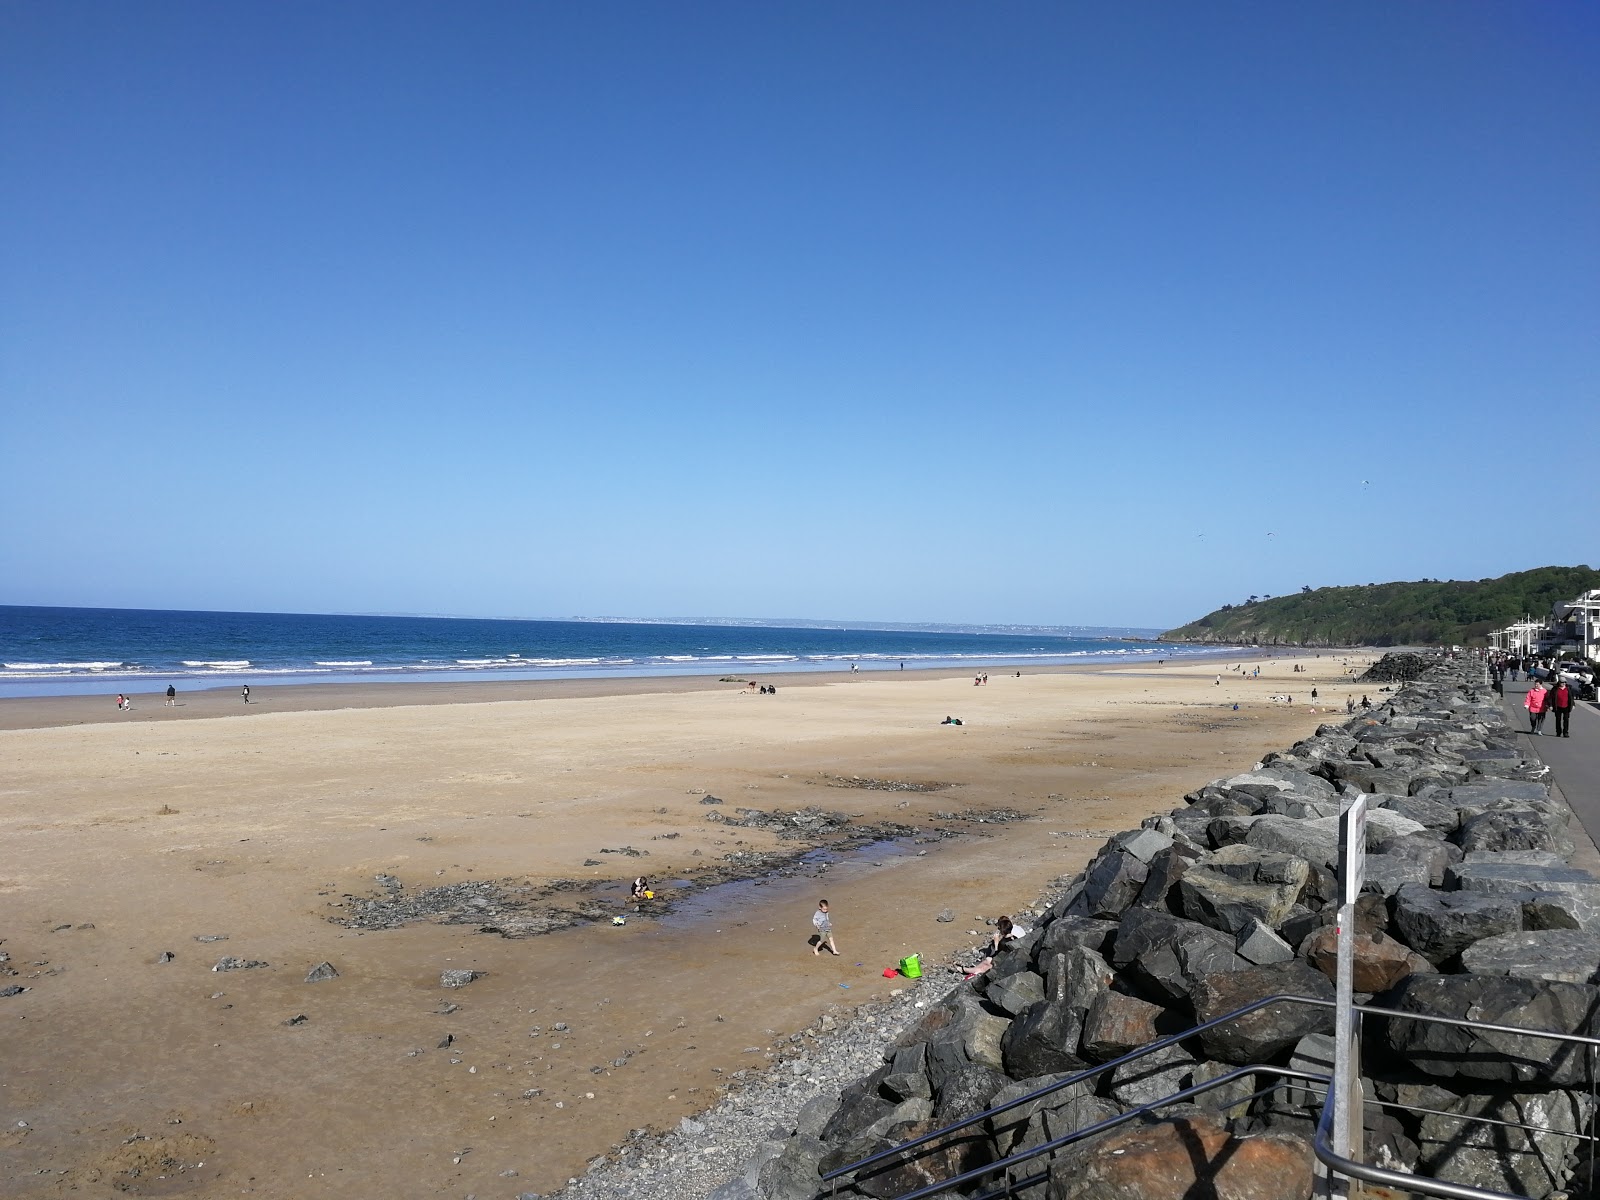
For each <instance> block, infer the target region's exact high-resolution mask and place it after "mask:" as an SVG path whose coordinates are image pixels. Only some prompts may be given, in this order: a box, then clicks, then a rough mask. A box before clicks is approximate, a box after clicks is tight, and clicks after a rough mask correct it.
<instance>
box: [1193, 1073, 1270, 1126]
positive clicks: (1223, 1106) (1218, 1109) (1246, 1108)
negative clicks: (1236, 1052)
mask: <svg viewBox="0 0 1600 1200" xmlns="http://www.w3.org/2000/svg"><path fill="white" fill-rule="evenodd" d="M1237 1069H1238V1068H1237V1067H1235V1066H1234V1065H1233V1064H1232V1063H1223V1062H1211V1061H1209V1060H1208V1061H1205V1062H1198V1063H1195V1065H1194V1071H1193V1072H1192V1079H1191V1084H1190V1086H1193V1085H1194V1084H1197V1083H1206V1082H1208V1081H1210V1080H1212V1079H1220V1078H1221V1077H1222V1076H1224V1075H1226V1074H1228V1073H1229V1072H1231V1071H1235V1070H1237ZM1255 1090H1256V1077H1255V1076H1254V1075H1250V1074H1246V1075H1241V1076H1240V1077H1239V1078H1237V1079H1234V1080H1231V1081H1229V1082H1228V1083H1219V1084H1218V1085H1217V1086H1216V1087H1214V1088H1212V1089H1211V1090H1210V1091H1209V1092H1201V1093H1200V1094H1199V1095H1198V1096H1196V1097H1195V1098H1194V1100H1193V1103H1194V1104H1195V1106H1196V1107H1198V1108H1203V1109H1205V1110H1206V1111H1207V1112H1212V1113H1216V1114H1217V1115H1218V1116H1220V1117H1221V1118H1222V1119H1223V1120H1224V1121H1242V1120H1244V1119H1245V1117H1247V1116H1249V1115H1250V1101H1251V1099H1252V1098H1253V1097H1254V1095H1255Z"/></svg>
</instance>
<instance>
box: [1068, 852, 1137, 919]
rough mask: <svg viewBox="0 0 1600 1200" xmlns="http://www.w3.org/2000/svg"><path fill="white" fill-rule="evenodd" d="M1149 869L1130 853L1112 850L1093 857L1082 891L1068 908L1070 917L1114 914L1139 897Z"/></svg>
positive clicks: (1119, 912)
mask: <svg viewBox="0 0 1600 1200" xmlns="http://www.w3.org/2000/svg"><path fill="white" fill-rule="evenodd" d="M1149 873H1150V868H1149V867H1148V866H1146V865H1145V864H1144V863H1143V862H1141V861H1140V860H1139V859H1138V858H1136V857H1134V856H1133V855H1132V854H1126V853H1124V852H1122V851H1120V850H1111V851H1109V852H1107V853H1104V854H1102V855H1101V856H1100V857H1099V858H1097V859H1095V861H1094V862H1093V864H1091V865H1090V867H1089V871H1088V874H1087V875H1085V876H1084V880H1083V890H1082V891H1081V892H1079V893H1078V895H1077V897H1076V899H1074V900H1073V901H1072V903H1071V905H1070V906H1069V907H1068V909H1067V911H1068V913H1069V914H1070V915H1072V916H1082V917H1117V916H1120V915H1121V914H1122V913H1123V912H1124V911H1125V910H1126V909H1127V908H1129V907H1130V906H1131V905H1132V904H1133V902H1134V901H1135V900H1137V899H1138V898H1139V889H1140V888H1141V887H1142V886H1143V885H1144V881H1145V876H1147V875H1148V874H1149Z"/></svg>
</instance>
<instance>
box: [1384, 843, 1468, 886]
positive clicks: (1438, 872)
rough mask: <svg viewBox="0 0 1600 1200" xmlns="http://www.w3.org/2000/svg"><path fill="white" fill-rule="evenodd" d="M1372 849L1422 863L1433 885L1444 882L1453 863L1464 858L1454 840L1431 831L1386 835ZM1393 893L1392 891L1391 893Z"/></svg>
mask: <svg viewBox="0 0 1600 1200" xmlns="http://www.w3.org/2000/svg"><path fill="white" fill-rule="evenodd" d="M1371 849H1372V850H1373V851H1374V852H1375V853H1378V854H1392V855H1395V856H1397V857H1399V858H1409V859H1412V860H1414V861H1416V862H1419V863H1421V864H1422V865H1423V866H1424V867H1426V868H1427V872H1428V877H1427V879H1426V880H1425V881H1424V882H1426V883H1428V884H1430V885H1431V886H1433V887H1438V886H1440V885H1441V884H1442V883H1444V873H1445V871H1446V870H1448V869H1449V867H1450V866H1451V864H1452V863H1458V862H1460V861H1461V859H1462V853H1461V847H1460V846H1457V845H1456V844H1455V843H1454V842H1446V841H1444V840H1442V839H1440V838H1437V837H1434V836H1433V835H1432V834H1431V833H1412V834H1406V835H1404V836H1401V837H1386V838H1384V839H1383V840H1382V841H1380V842H1378V843H1377V844H1376V845H1374V846H1372V847H1371ZM1390 894H1391V895H1392V894H1393V893H1392V892H1391V893H1390Z"/></svg>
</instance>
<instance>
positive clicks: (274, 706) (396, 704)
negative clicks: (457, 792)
mask: <svg viewBox="0 0 1600 1200" xmlns="http://www.w3.org/2000/svg"><path fill="white" fill-rule="evenodd" d="M1369 653H1371V651H1369V650H1366V649H1352V650H1342V651H1316V650H1298V649H1294V648H1287V649H1283V650H1279V651H1276V652H1272V653H1269V654H1268V655H1262V654H1261V653H1260V652H1259V651H1254V652H1252V651H1251V649H1250V648H1249V647H1230V648H1227V649H1221V650H1218V651H1217V652H1216V653H1215V654H1206V655H1186V656H1184V657H1183V658H1182V659H1179V660H1177V661H1173V660H1171V659H1168V660H1166V661H1165V662H1164V663H1158V662H1156V661H1153V660H1146V659H1137V660H1122V659H1119V660H1112V661H1100V662H1082V663H1071V664H1065V663H1063V664H1049V665H1044V666H1035V667H1008V668H1006V669H1005V670H1004V673H1003V675H1002V674H1001V673H1000V671H999V669H998V668H996V669H995V670H994V671H991V672H990V673H991V674H994V675H995V676H996V678H1002V677H1015V674H1016V673H1017V672H1018V671H1020V672H1021V674H1022V676H1023V678H1027V677H1028V676H1035V675H1098V674H1104V673H1106V672H1114V671H1127V672H1139V671H1152V670H1160V671H1177V670H1181V669H1182V668H1184V667H1186V666H1195V667H1207V668H1208V669H1209V667H1210V665H1211V664H1214V663H1216V662H1217V661H1219V660H1220V659H1223V658H1228V657H1237V658H1239V660H1240V661H1244V660H1245V659H1248V660H1249V661H1252V662H1255V661H1261V662H1269V661H1272V660H1273V659H1280V660H1286V659H1302V658H1312V657H1323V656H1326V657H1329V658H1333V657H1338V656H1353V655H1358V654H1363V655H1364V654H1369ZM983 670H984V668H982V667H978V668H976V669H973V668H968V667H917V668H910V669H907V670H904V671H897V670H887V669H872V670H865V671H860V672H852V671H751V672H745V673H740V672H738V671H737V670H724V671H720V672H717V673H707V674H693V675H691V674H681V675H680V674H674V675H604V676H581V677H565V678H548V679H503V678H487V679H485V678H477V679H470V680H464V681H457V680H443V679H437V680H435V679H407V680H401V679H374V680H363V681H361V682H357V683H334V682H327V683H289V684H278V683H267V684H261V685H257V684H254V683H251V684H250V703H249V704H248V705H246V704H244V703H243V701H242V700H241V699H240V695H239V692H240V688H241V686H242V684H240V683H226V684H224V683H216V684H213V685H211V686H209V687H205V688H193V689H191V690H188V691H185V690H182V689H180V690H179V692H178V695H177V700H178V704H177V707H175V708H169V707H168V706H167V705H166V703H165V702H164V701H163V699H162V698H161V692H160V691H159V690H157V691H152V692H148V693H145V692H135V693H129V694H130V695H133V696H134V697H135V698H136V700H137V703H135V705H134V707H133V709H132V710H131V711H128V712H121V711H118V710H117V709H116V708H115V707H114V701H115V697H116V696H117V694H118V693H117V691H116V690H115V689H111V688H108V689H107V690H106V691H104V692H95V693H74V694H70V695H40V696H0V731H5V730H13V729H52V728H59V727H63V726H72V725H98V724H119V723H120V724H135V723H148V722H158V721H182V720H203V719H210V718H216V717H227V716H256V715H259V714H263V713H270V712H336V711H340V710H350V709H377V708H410V707H417V706H434V705H452V704H497V703H504V702H514V701H522V700H560V699H580V698H593V697H601V696H655V695H668V694H679V693H690V692H707V691H733V692H738V691H740V690H742V689H741V686H740V685H739V684H737V683H731V682H724V680H725V679H729V678H740V679H746V680H756V681H758V682H762V683H774V684H776V685H778V686H779V687H780V690H781V691H790V690H794V689H800V688H817V687H826V686H829V685H832V684H838V683H849V682H867V681H869V680H870V681H872V682H875V683H878V682H885V681H889V680H898V681H904V682H914V681H917V680H930V679H931V680H950V679H971V678H973V676H974V675H976V674H981V673H983ZM152 686H154V685H152ZM757 698H758V699H760V698H761V697H757Z"/></svg>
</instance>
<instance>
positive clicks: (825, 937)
mask: <svg viewBox="0 0 1600 1200" xmlns="http://www.w3.org/2000/svg"><path fill="white" fill-rule="evenodd" d="M811 926H812V928H814V929H815V930H816V931H817V932H816V933H815V934H814V935H813V936H812V939H811V943H812V944H811V953H812V954H821V953H822V948H823V947H824V946H826V947H827V948H828V953H829V954H831V955H833V956H834V957H835V958H837V957H838V956H839V947H837V946H835V945H834V944H833V917H832V916H830V915H829V913H828V902H827V901H826V900H818V901H817V911H816V912H814V913H812V914H811Z"/></svg>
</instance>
